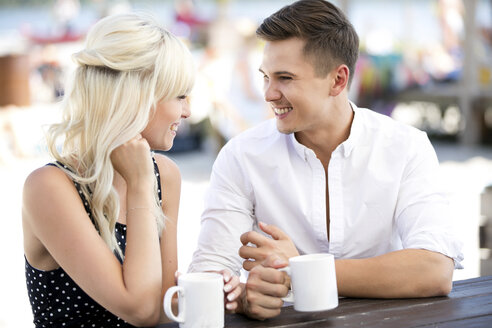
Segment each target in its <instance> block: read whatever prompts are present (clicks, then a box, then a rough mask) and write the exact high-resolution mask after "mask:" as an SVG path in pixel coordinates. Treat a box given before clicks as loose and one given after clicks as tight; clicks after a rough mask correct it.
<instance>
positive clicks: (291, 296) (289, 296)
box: [277, 266, 294, 303]
mask: <svg viewBox="0 0 492 328" xmlns="http://www.w3.org/2000/svg"><path fill="white" fill-rule="evenodd" d="M277 270H279V271H283V272H286V273H287V274H288V275H289V276H290V277H291V271H290V267H289V266H286V267H283V268H280V269H277ZM282 301H284V302H290V303H294V292H292V279H291V282H290V290H289V292H288V293H287V296H285V297H282Z"/></svg>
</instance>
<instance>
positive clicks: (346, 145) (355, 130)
mask: <svg viewBox="0 0 492 328" xmlns="http://www.w3.org/2000/svg"><path fill="white" fill-rule="evenodd" d="M350 106H351V107H352V110H353V111H354V119H353V120H352V126H351V127H350V135H349V137H348V138H347V140H345V141H344V142H342V144H341V145H340V146H341V147H342V148H343V156H344V157H348V156H349V155H350V153H351V152H352V149H354V147H355V145H356V144H357V140H358V139H359V136H360V134H361V130H362V117H361V112H360V110H359V108H358V107H357V106H356V105H355V104H354V103H353V102H350ZM340 146H339V147H340Z"/></svg>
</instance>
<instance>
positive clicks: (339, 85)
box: [330, 64, 350, 97]
mask: <svg viewBox="0 0 492 328" xmlns="http://www.w3.org/2000/svg"><path fill="white" fill-rule="evenodd" d="M349 75H350V71H349V68H348V67H347V65H345V64H342V65H340V66H338V67H336V68H335V69H334V70H333V71H332V78H333V85H332V87H331V89H330V96H333V97H336V96H338V95H339V94H340V92H342V91H343V90H344V89H345V88H346V87H347V85H348V80H349Z"/></svg>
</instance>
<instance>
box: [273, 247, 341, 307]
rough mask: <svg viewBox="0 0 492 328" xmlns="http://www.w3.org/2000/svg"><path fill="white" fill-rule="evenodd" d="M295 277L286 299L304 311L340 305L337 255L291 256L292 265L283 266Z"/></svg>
mask: <svg viewBox="0 0 492 328" xmlns="http://www.w3.org/2000/svg"><path fill="white" fill-rule="evenodd" d="M279 270H281V271H285V272H287V274H288V275H289V276H290V279H291V291H290V292H289V295H287V297H285V298H283V300H284V301H286V302H293V303H294V309H295V310H296V311H302V312H315V311H325V310H331V309H334V308H336V307H337V306H338V289H337V279H336V274H335V258H334V256H333V255H332V254H326V253H324V254H308V255H300V256H295V257H291V258H290V259H289V266H287V267H285V268H281V269H279Z"/></svg>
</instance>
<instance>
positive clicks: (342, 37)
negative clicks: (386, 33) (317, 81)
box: [256, 0, 359, 85]
mask: <svg viewBox="0 0 492 328" xmlns="http://www.w3.org/2000/svg"><path fill="white" fill-rule="evenodd" d="M256 35H257V36H258V37H259V38H261V39H263V40H266V41H281V40H286V39H289V38H300V39H302V40H304V41H305V46H304V55H305V56H306V58H308V59H309V60H310V61H311V63H312V64H313V67H314V69H315V72H316V75H317V76H319V77H325V76H326V75H327V74H328V73H329V72H330V70H331V69H333V68H334V67H335V66H336V65H340V64H345V65H347V67H348V68H349V71H350V76H349V85H350V82H351V81H352V78H353V76H354V69H355V63H356V61H357V57H358V54H359V37H358V36H357V33H356V32H355V29H354V27H353V26H352V24H351V23H350V22H349V20H348V19H347V17H346V16H345V15H344V14H343V12H342V11H341V10H340V9H338V8H337V7H336V6H334V5H333V4H331V3H329V2H327V1H324V0H299V1H296V2H294V3H293V4H291V5H287V6H285V7H283V8H282V9H280V10H279V11H277V12H276V13H274V14H272V15H271V16H269V17H268V18H266V19H265V20H264V21H263V23H262V24H261V25H260V27H258V29H257V30H256Z"/></svg>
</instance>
